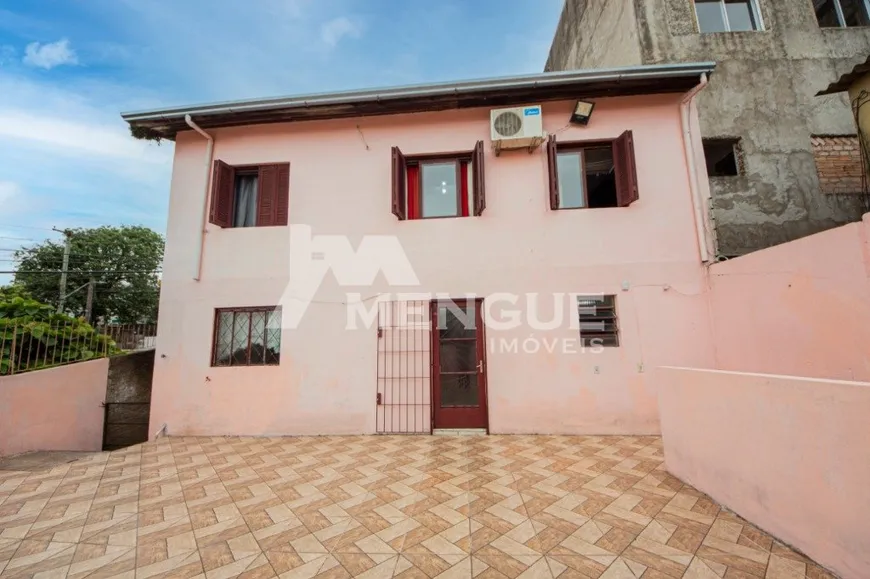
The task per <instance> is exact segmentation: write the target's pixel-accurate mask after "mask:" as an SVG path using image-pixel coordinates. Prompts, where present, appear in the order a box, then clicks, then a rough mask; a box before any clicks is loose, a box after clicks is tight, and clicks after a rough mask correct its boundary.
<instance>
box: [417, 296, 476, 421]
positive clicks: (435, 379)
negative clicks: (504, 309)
mask: <svg viewBox="0 0 870 579" xmlns="http://www.w3.org/2000/svg"><path fill="white" fill-rule="evenodd" d="M448 301H450V302H453V303H454V304H456V305H457V306H461V307H465V306H466V305H467V304H468V303H469V302H474V310H475V311H474V316H475V317H474V321H475V331H476V336H477V357H478V363H479V364H482V370H481V371H480V372H478V375H477V376H478V388H479V396H480V397H481V398H480V399H481V400H482V401H483V422H484V425H483V426H482V427H481V426H475V427H468V428H485V429H486V433H487V434H489V383H488V379H487V376H488V374H489V368H488V365H487V360H486V324H485V323H484V315H483V301H484V298H482V297H480V298H456V299H453V298H444V299H441V298H438V299H431V300H429V321H430V323H431V327H432V331H431V332H430V334H429V342H430V343H429V352H430V354H429V368H430V371H429V398H430V400H431V402H432V404H431V408H432V411H431V421H432V425H431V432H435V429H436V424H435V413H436V412H437V408H438V404H439V403H440V400H441V393H440V390H439V386H440V378H441V371H440V367H439V366H440V350H441V341H440V334H439V332H438V304H439V303H444V302H448ZM447 428H451V427H447Z"/></svg>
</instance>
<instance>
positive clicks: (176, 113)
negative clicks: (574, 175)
mask: <svg viewBox="0 0 870 579" xmlns="http://www.w3.org/2000/svg"><path fill="white" fill-rule="evenodd" d="M715 67H716V63H714V62H698V63H681V64H659V65H648V66H632V67H622V68H611V69H596V70H577V71H565V72H545V73H539V74H531V75H522V76H510V77H500V78H491V79H480V80H469V81H460V82H447V83H432V84H420V85H411V86H400V87H395V88H381V89H363V90H352V91H341V92H333V93H317V94H308V95H299V96H288V97H277V98H266V99H251V100H239V101H228V102H219V103H211V104H203V105H191V106H182V107H170V108H165V109H156V110H147V111H137V112H127V113H121V117H122V118H123V119H124V120H125V121H127V122H129V123H134V122H137V121H138V122H141V121H161V120H165V121H172V120H178V119H184V117H185V115H195V116H198V117H202V116H208V115H218V114H225V113H240V112H253V111H268V110H272V109H288V108H304V107H314V106H329V105H341V104H349V103H363V102H381V101H388V100H393V99H403V98H405V99H406V98H427V97H435V96H441V95H445V94H456V95H461V94H467V93H479V92H489V91H497V90H512V89H524V88H525V89H527V88H545V87H554V86H563V85H572V84H578V83H579V84H583V83H587V82H590V83H591V82H596V81H616V82H619V81H622V80H628V79H632V80H643V79H659V78H678V77H682V78H685V77H690V76H698V77H699V78H700V76H701V75H702V74H710V73H711V72H713V69H714V68H715Z"/></svg>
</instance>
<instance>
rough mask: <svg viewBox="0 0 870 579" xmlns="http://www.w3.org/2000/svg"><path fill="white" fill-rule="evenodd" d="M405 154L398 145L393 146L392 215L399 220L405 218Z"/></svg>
mask: <svg viewBox="0 0 870 579" xmlns="http://www.w3.org/2000/svg"><path fill="white" fill-rule="evenodd" d="M406 189H407V188H406V187H405V155H403V154H402V151H400V150H399V147H393V199H392V206H393V215H395V216H396V217H397V218H399V220H400V221H401V220H404V219H407V215H406V213H405V207H406V203H405V201H406V200H405V195H406V194H405V191H406Z"/></svg>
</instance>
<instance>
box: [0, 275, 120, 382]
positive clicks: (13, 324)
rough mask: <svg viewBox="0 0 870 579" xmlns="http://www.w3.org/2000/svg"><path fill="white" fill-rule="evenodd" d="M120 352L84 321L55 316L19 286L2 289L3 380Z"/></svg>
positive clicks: (50, 308) (0, 370)
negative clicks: (12, 375)
mask: <svg viewBox="0 0 870 579" xmlns="http://www.w3.org/2000/svg"><path fill="white" fill-rule="evenodd" d="M119 352H120V350H119V349H118V348H117V346H116V345H115V342H114V341H113V340H112V338H110V337H109V336H105V335H102V334H98V333H97V332H96V330H94V328H93V327H91V326H90V325H89V324H87V323H86V322H84V320H81V319H78V318H73V317H70V316H67V315H64V314H57V313H55V308H54V307H53V306H50V305H48V304H43V303H40V302H38V301H36V300H34V299H31V298H29V297H28V296H27V294H26V292H23V291H22V290H21V288H20V287H19V286H15V285H13V286H7V287H0V376H3V375H7V374H15V373H17V372H23V371H27V370H37V369H39V368H46V367H50V366H56V365H58V364H68V363H70V362H80V361H85V360H92V359H94V358H102V357H104V356H110V355H112V354H117V353H119Z"/></svg>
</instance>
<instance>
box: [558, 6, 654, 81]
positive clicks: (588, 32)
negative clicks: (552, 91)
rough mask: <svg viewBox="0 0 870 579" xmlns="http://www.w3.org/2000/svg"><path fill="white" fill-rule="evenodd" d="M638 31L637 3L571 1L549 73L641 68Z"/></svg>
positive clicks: (562, 24)
mask: <svg viewBox="0 0 870 579" xmlns="http://www.w3.org/2000/svg"><path fill="white" fill-rule="evenodd" d="M638 30H639V29H638V26H637V24H636V22H635V13H634V3H633V2H630V1H625V2H612V1H611V2H600V1H598V0H575V1H571V0H569V1H568V2H565V5H564V6H563V8H562V15H561V17H560V18H559V26H558V28H557V29H556V36H555V38H554V39H553V44H552V47H551V49H550V56H549V58H548V59H547V65H546V67H545V70H548V71H549V70H564V69H568V68H607V67H614V66H631V65H637V64H641V60H642V59H641V53H640V39H639V38H638ZM566 63H583V66H582V67H580V66H566Z"/></svg>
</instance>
